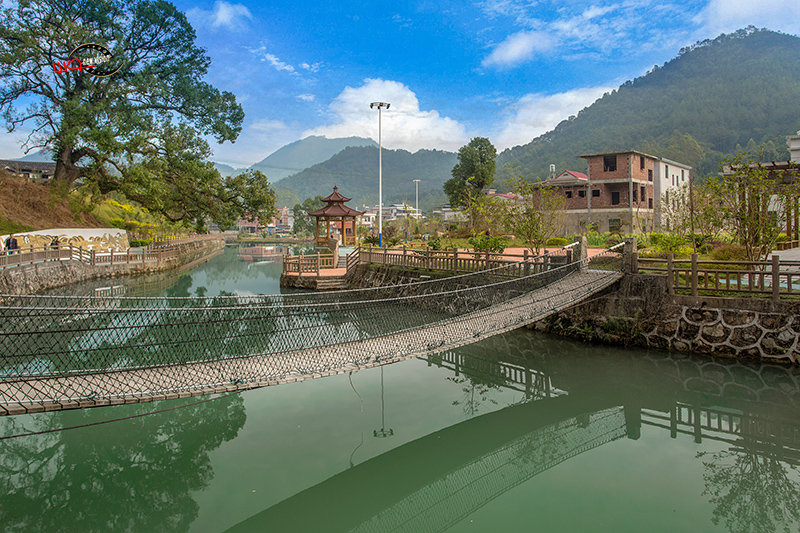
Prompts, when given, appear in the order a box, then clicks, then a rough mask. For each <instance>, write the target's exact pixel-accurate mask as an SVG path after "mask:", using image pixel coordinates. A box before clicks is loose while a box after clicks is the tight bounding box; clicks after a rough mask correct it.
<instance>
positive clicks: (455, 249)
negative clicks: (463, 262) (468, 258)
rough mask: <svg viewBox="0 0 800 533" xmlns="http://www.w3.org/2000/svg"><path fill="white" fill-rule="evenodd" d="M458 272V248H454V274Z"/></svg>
mask: <svg viewBox="0 0 800 533" xmlns="http://www.w3.org/2000/svg"><path fill="white" fill-rule="evenodd" d="M457 272H458V248H453V274H455V273H457Z"/></svg>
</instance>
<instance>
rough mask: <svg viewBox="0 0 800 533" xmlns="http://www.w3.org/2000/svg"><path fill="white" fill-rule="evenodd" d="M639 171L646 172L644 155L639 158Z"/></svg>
mask: <svg viewBox="0 0 800 533" xmlns="http://www.w3.org/2000/svg"><path fill="white" fill-rule="evenodd" d="M639 169H640V170H644V156H643V155H640V156H639Z"/></svg>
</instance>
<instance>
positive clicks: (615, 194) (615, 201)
mask: <svg viewBox="0 0 800 533" xmlns="http://www.w3.org/2000/svg"><path fill="white" fill-rule="evenodd" d="M611 205H619V191H611Z"/></svg>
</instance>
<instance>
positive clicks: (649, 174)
mask: <svg viewBox="0 0 800 533" xmlns="http://www.w3.org/2000/svg"><path fill="white" fill-rule="evenodd" d="M647 181H653V169H652V168H648V169H647Z"/></svg>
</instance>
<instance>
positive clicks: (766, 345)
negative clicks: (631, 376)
mask: <svg viewBox="0 0 800 533" xmlns="http://www.w3.org/2000/svg"><path fill="white" fill-rule="evenodd" d="M535 327H536V328H537V329H540V330H543V331H546V332H548V333H553V334H556V335H560V336H564V337H569V338H574V339H579V340H583V341H589V342H599V343H604V344H612V345H618V346H620V345H621V346H638V347H642V348H658V349H664V350H669V351H672V352H680V353H693V354H698V355H708V356H715V357H733V358H737V359H744V360H759V361H768V362H778V363H782V364H798V362H800V302H797V301H786V300H782V301H773V300H768V299H758V298H730V297H715V296H689V295H680V294H668V291H667V288H666V277H664V276H656V275H644V274H626V276H625V277H624V278H623V279H622V280H620V281H619V282H618V283H617V284H616V285H614V286H612V287H610V288H609V289H607V290H606V291H605V292H604V293H602V294H600V295H598V296H596V297H595V298H593V299H591V300H589V301H587V302H584V303H581V304H578V305H576V306H575V307H572V308H571V309H568V310H566V311H561V312H559V313H557V314H555V315H553V316H551V317H550V318H548V319H547V320H545V321H543V322H541V323H538V324H536V326H535Z"/></svg>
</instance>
